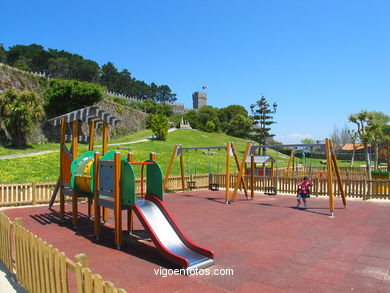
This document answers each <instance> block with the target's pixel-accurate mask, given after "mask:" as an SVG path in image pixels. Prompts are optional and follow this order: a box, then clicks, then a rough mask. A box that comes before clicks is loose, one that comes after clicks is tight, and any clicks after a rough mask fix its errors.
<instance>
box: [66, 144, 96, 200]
mask: <svg viewBox="0 0 390 293" xmlns="http://www.w3.org/2000/svg"><path fill="white" fill-rule="evenodd" d="M94 154H95V152H94V151H87V152H85V153H84V154H82V155H81V157H78V158H76V159H74V160H73V161H72V163H71V165H70V172H71V175H72V176H71V179H70V186H71V188H72V189H73V190H74V191H76V192H77V193H78V194H79V195H82V196H86V197H89V198H92V197H93V193H86V192H84V191H82V190H80V189H79V188H78V187H77V186H75V178H74V176H75V174H76V171H77V167H78V165H79V164H80V163H81V161H82V160H83V159H84V158H86V157H93V156H94ZM91 170H92V171H91V176H92V180H91V187H92V188H91V190H93V181H94V180H93V164H92V166H91Z"/></svg>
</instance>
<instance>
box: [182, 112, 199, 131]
mask: <svg viewBox="0 0 390 293" xmlns="http://www.w3.org/2000/svg"><path fill="white" fill-rule="evenodd" d="M183 119H184V120H187V121H188V123H190V125H191V127H192V128H194V129H198V128H199V120H198V113H197V112H196V111H195V110H190V111H188V112H186V113H184V115H183Z"/></svg>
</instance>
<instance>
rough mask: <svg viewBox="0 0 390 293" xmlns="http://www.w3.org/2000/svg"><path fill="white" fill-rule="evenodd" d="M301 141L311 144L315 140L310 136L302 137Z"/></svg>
mask: <svg viewBox="0 0 390 293" xmlns="http://www.w3.org/2000/svg"><path fill="white" fill-rule="evenodd" d="M301 143H303V144H313V143H315V141H314V139H312V138H304V139H302V140H301Z"/></svg>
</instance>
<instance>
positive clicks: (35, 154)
mask: <svg viewBox="0 0 390 293" xmlns="http://www.w3.org/2000/svg"><path fill="white" fill-rule="evenodd" d="M175 130H177V128H170V129H168V133H170V132H172V131H175ZM150 140H152V139H151V138H150V137H146V138H141V139H138V140H133V141H127V142H118V143H109V144H108V145H109V146H116V145H126V144H133V143H139V142H144V141H150ZM96 147H102V146H101V145H97V146H96ZM57 152H59V150H47V151H42V152H35V153H27V154H16V155H5V156H0V160H9V159H15V158H24V157H33V156H40V155H46V154H50V153H57Z"/></svg>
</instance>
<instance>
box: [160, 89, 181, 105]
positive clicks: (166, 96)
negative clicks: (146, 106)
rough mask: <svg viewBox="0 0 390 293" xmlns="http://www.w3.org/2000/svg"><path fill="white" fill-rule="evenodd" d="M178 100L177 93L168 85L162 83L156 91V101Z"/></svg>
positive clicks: (168, 101) (171, 101) (169, 101)
mask: <svg viewBox="0 0 390 293" xmlns="http://www.w3.org/2000/svg"><path fill="white" fill-rule="evenodd" d="M176 100H177V98H176V94H173V93H172V90H171V88H170V87H169V86H167V85H160V86H159V87H158V88H157V92H156V101H158V102H160V103H173V102H175V101H176Z"/></svg>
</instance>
